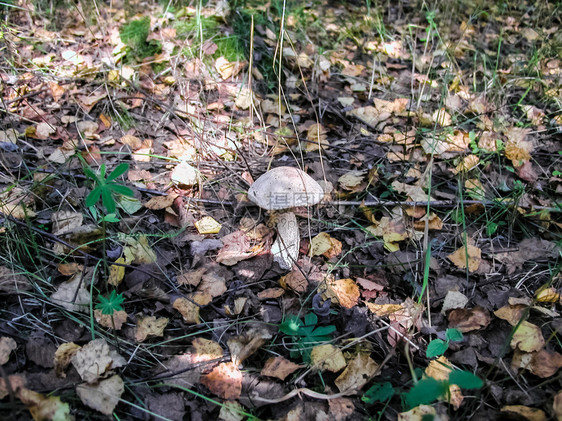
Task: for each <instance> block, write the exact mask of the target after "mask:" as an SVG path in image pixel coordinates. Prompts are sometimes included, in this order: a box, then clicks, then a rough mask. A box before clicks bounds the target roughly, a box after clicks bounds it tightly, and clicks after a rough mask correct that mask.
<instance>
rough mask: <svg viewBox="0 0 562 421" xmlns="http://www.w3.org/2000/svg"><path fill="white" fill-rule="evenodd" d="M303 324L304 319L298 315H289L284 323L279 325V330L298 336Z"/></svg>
mask: <svg viewBox="0 0 562 421" xmlns="http://www.w3.org/2000/svg"><path fill="white" fill-rule="evenodd" d="M301 326H302V321H301V319H299V318H298V317H297V316H293V315H290V316H287V317H285V320H284V321H283V323H281V324H280V325H279V331H280V332H282V333H284V334H285V335H290V336H296V335H297V334H298V332H299V329H300V327H301Z"/></svg>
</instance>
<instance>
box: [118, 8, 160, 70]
mask: <svg viewBox="0 0 562 421" xmlns="http://www.w3.org/2000/svg"><path fill="white" fill-rule="evenodd" d="M149 34H150V18H149V17H148V16H145V17H144V18H142V19H137V20H133V21H131V22H129V23H127V24H126V25H123V26H122V27H121V29H120V30H119V36H120V37H121V41H123V44H126V45H127V47H128V52H127V56H128V57H129V58H131V56H134V58H137V59H141V60H142V59H144V58H146V57H150V56H153V55H155V54H158V53H160V51H162V46H161V45H160V43H159V42H158V41H155V40H151V41H147V38H148V35H149Z"/></svg>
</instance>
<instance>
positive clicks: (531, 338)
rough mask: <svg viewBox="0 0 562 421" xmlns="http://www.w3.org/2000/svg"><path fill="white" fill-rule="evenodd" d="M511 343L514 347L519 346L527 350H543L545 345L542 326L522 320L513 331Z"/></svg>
mask: <svg viewBox="0 0 562 421" xmlns="http://www.w3.org/2000/svg"><path fill="white" fill-rule="evenodd" d="M510 345H511V347H512V348H514V349H515V348H519V349H520V350H521V351H525V352H533V351H539V350H541V349H542V347H543V346H544V337H543V335H542V332H541V329H540V327H538V326H537V325H534V324H533V323H529V322H527V321H522V322H521V324H519V326H518V327H517V329H516V330H515V332H514V333H513V338H512V339H511V344H510Z"/></svg>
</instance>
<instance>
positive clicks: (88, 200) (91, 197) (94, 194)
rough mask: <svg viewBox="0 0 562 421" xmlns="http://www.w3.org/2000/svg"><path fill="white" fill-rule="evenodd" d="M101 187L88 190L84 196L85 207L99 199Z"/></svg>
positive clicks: (92, 204)
mask: <svg viewBox="0 0 562 421" xmlns="http://www.w3.org/2000/svg"><path fill="white" fill-rule="evenodd" d="M101 191H102V189H101V187H96V188H95V189H94V190H92V191H91V192H90V194H89V195H88V196H87V197H86V201H85V203H86V207H88V208H89V207H90V206H94V205H95V204H96V203H98V201H99V200H100V196H101Z"/></svg>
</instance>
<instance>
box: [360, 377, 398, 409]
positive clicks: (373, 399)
mask: <svg viewBox="0 0 562 421" xmlns="http://www.w3.org/2000/svg"><path fill="white" fill-rule="evenodd" d="M395 393H396V392H395V390H394V387H392V384H391V383H390V382H383V383H376V384H374V385H373V386H371V387H370V388H369V389H368V390H367V391H366V392H365V394H364V395H363V396H362V397H361V400H362V401H363V402H365V403H366V404H367V405H373V404H375V403H377V402H386V401H387V400H389V399H390V398H392V397H393V396H394V394H395Z"/></svg>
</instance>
